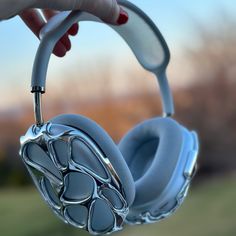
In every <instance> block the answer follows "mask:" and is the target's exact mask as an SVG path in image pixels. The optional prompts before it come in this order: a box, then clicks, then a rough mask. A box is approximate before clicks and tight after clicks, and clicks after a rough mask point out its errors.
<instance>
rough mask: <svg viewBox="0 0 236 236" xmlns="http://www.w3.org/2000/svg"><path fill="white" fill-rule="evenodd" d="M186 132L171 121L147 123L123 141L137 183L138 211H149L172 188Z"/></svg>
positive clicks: (134, 203)
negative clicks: (164, 192) (171, 183)
mask: <svg viewBox="0 0 236 236" xmlns="http://www.w3.org/2000/svg"><path fill="white" fill-rule="evenodd" d="M183 132H185V129H184V128H183V127H182V126H180V125H179V124H178V123H177V122H176V121H174V120H173V119H170V118H155V119H151V120H148V121H145V122H143V123H141V124H139V125H138V126H136V127H135V128H133V129H132V130H131V131H129V132H128V133H127V134H126V136H125V137H124V138H123V139H122V140H121V142H120V144H119V149H120V151H121V153H122V154H123V157H124V159H125V160H126V163H127V164H128V166H129V169H130V171H131V173H132V175H133V178H134V181H135V191H136V195H135V200H134V202H133V204H132V206H131V211H132V208H133V209H136V211H137V212H139V211H140V213H141V212H145V211H149V210H150V209H151V208H152V206H153V205H155V204H156V201H157V199H158V196H159V195H160V194H161V193H162V192H163V191H164V189H165V188H166V186H167V185H168V183H169V181H170V179H171V177H172V176H173V172H174V170H175V168H176V165H177V162H178V160H179V158H180V156H181V152H182V149H183V143H184V135H183Z"/></svg>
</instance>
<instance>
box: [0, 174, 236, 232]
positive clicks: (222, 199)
mask: <svg viewBox="0 0 236 236" xmlns="http://www.w3.org/2000/svg"><path fill="white" fill-rule="evenodd" d="M0 235H1V236H47V235H56V236H62V235H63V236H64V235H65V236H74V235H80V236H83V235H87V234H86V233H85V232H84V231H82V230H78V229H74V228H72V227H70V226H67V225H65V224H64V223H61V221H60V220H58V219H57V218H56V217H54V215H53V214H52V213H51V211H50V210H49V209H48V207H47V206H46V205H45V204H44V202H43V201H42V200H41V198H40V196H39V194H38V193H37V192H36V190H35V189H21V190H19V189H17V190H1V191H0ZM115 235H117V236H119V235H120V236H122V235H123V236H125V235H129V236H132V235H133V236H139V235H140V236H141V235H147V236H152V235H155V236H156V235H157V236H158V235H160V236H180V235H181V236H199V235H200V236H235V235H236V179H235V178H229V179H219V180H214V181H208V182H207V183H206V182H205V183H204V184H203V185H199V186H197V187H195V188H194V189H193V190H192V191H191V192H190V194H189V196H188V198H187V200H186V202H185V204H184V205H183V206H182V207H181V208H180V209H179V210H178V211H177V212H176V213H175V215H174V216H172V217H171V218H169V219H167V220H165V221H162V222H161V223H158V224H152V225H145V226H135V227H130V226H126V227H125V230H123V231H122V232H121V233H117V234H115Z"/></svg>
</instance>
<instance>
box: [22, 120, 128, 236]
mask: <svg viewBox="0 0 236 236" xmlns="http://www.w3.org/2000/svg"><path fill="white" fill-rule="evenodd" d="M20 155H21V158H22V159H23V161H24V163H25V165H26V167H27V169H28V171H29V173H30V175H31V176H32V178H33V180H34V183H35V185H36V186H37V188H38V190H39V191H40V193H41V195H42V196H43V198H44V199H45V201H46V202H47V204H48V205H49V206H50V208H51V209H52V210H53V212H54V213H55V214H56V215H57V216H58V217H59V218H60V219H62V220H63V221H64V222H65V223H68V224H70V225H73V226H75V227H78V228H82V229H86V230H87V231H88V232H89V233H91V234H109V233H112V232H114V231H118V230H121V229H122V224H123V222H124V220H125V218H126V216H127V214H128V206H127V202H126V200H125V197H124V192H123V189H122V186H121V183H120V180H119V177H118V175H117V174H116V171H115V170H114V168H113V166H112V164H111V163H110V161H109V159H108V158H107V157H106V156H105V155H104V154H103V152H102V150H100V149H99V148H98V146H97V144H96V143H95V142H94V141H93V140H92V139H91V138H90V137H89V136H88V135H86V134H85V133H83V132H82V131H80V130H77V129H75V128H72V127H70V126H65V125H58V124H52V123H47V124H44V125H43V126H42V127H40V128H39V127H37V126H35V125H34V126H32V127H30V129H29V130H28V131H27V133H26V135H25V136H23V137H21V149H20Z"/></svg>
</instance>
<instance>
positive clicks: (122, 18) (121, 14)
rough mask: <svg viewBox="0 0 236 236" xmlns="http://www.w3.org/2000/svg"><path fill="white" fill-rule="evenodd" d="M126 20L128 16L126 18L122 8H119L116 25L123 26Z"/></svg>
mask: <svg viewBox="0 0 236 236" xmlns="http://www.w3.org/2000/svg"><path fill="white" fill-rule="evenodd" d="M128 19H129V16H128V14H127V12H125V11H124V10H123V9H122V8H120V15H119V18H118V20H117V24H118V25H123V24H125V23H127V21H128Z"/></svg>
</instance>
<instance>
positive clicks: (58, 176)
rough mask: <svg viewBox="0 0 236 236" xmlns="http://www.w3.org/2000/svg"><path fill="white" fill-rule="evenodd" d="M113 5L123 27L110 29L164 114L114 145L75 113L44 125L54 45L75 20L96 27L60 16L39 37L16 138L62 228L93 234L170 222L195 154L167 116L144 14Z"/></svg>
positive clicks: (156, 43)
mask: <svg viewBox="0 0 236 236" xmlns="http://www.w3.org/2000/svg"><path fill="white" fill-rule="evenodd" d="M118 2H119V4H120V5H122V7H123V8H124V9H125V10H126V11H127V12H128V14H129V22H128V23H127V24H125V25H123V26H111V27H112V28H113V29H114V30H115V31H116V32H117V33H118V34H119V35H120V36H121V37H122V38H123V39H124V40H125V41H126V42H127V44H128V45H129V46H130V48H131V49H132V51H133V53H134V54H135V56H136V57H137V60H138V61H139V62H140V64H141V65H142V66H143V67H144V68H145V69H146V70H148V71H150V72H152V73H154V74H155V75H156V76H157V79H158V82H159V85H160V91H161V96H162V104H163V111H164V116H163V117H157V118H153V119H150V120H147V121H144V122H143V123H141V124H139V125H137V126H136V127H134V128H133V129H132V130H131V131H129V132H128V133H127V134H126V135H125V137H124V138H123V139H122V140H121V141H120V143H119V145H118V146H117V145H116V144H115V143H114V142H113V141H112V139H111V138H110V137H109V135H108V134H107V133H106V132H105V131H104V130H103V129H102V128H101V127H100V126H99V125H98V124H96V123H95V122H94V121H92V120H90V119H88V118H86V117H84V116H81V115H68V114H67V115H59V116H57V117H54V118H53V119H51V120H50V121H48V122H46V123H44V121H43V118H42V111H41V95H42V94H43V93H44V92H45V80H46V74H47V68H48V63H49V58H50V55H51V53H52V51H53V48H54V46H55V44H56V42H57V41H58V40H59V39H60V38H61V36H62V35H63V34H64V33H65V32H66V31H67V30H68V29H69V28H70V26H71V25H72V24H73V23H75V22H79V21H97V22H101V20H99V19H98V18H96V17H95V16H92V15H91V14H88V13H85V12H81V11H74V12H63V13H60V14H59V15H57V16H55V17H54V18H53V19H52V20H51V21H50V22H49V23H48V24H47V25H46V26H45V27H44V29H43V30H42V32H41V42H40V46H39V49H38V51H37V55H36V58H35V62H34V68H33V74H32V93H33V94H34V106H35V107H34V111H35V118H36V124H35V125H33V126H31V127H30V128H29V130H28V131H27V133H26V134H25V136H23V137H21V150H20V155H21V157H22V160H23V162H24V163H25V165H26V167H27V169H28V171H29V173H30V175H31V177H32V178H33V180H34V183H35V185H36V186H37V188H38V190H39V192H40V193H41V195H42V196H43V198H44V199H45V201H46V202H47V203H48V205H49V206H50V207H51V209H52V210H53V211H54V213H55V214H56V215H57V216H58V217H60V218H61V219H62V220H63V221H64V222H66V223H68V224H71V225H73V226H75V227H78V228H84V229H86V230H88V231H89V232H90V233H91V234H106V233H111V232H114V231H117V230H120V229H121V228H122V225H123V223H124V222H126V223H129V224H143V223H153V222H157V221H159V220H161V219H164V218H166V217H168V216H170V215H171V214H172V213H173V212H174V211H175V210H176V209H177V208H178V207H179V206H180V205H181V204H182V202H183V200H184V198H185V197H186V195H187V192H188V188H189V185H190V182H191V180H192V177H193V175H194V172H195V169H196V168H195V167H196V160H197V154H198V149H199V147H198V138H197V134H196V133H195V132H191V131H189V130H187V129H186V128H185V127H183V126H182V125H180V124H179V123H177V122H176V121H175V120H173V119H172V118H170V117H169V116H171V115H172V114H173V113H174V108H173V99H172V95H171V92H170V89H169V85H168V82H167V78H166V73H165V71H166V67H167V65H168V62H169V58H170V54H169V49H168V47H167V45H166V43H165V40H164V39H163V37H162V35H161V33H160V32H159V30H158V29H157V27H156V26H155V25H154V23H153V22H152V21H151V19H150V18H149V17H148V16H147V15H146V14H145V13H143V12H142V11H141V10H140V9H138V8H137V7H136V6H134V5H133V4H131V3H129V2H128V1H118Z"/></svg>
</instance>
